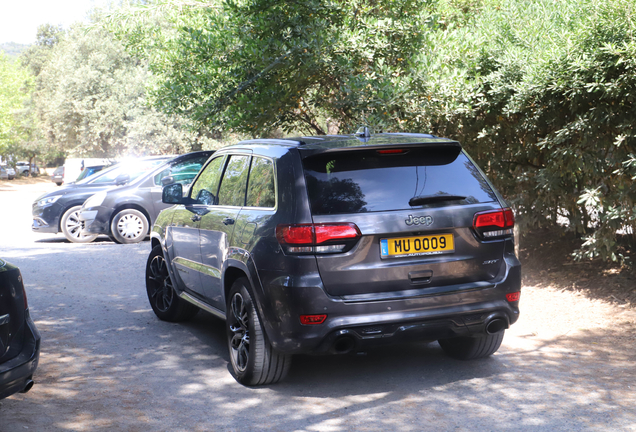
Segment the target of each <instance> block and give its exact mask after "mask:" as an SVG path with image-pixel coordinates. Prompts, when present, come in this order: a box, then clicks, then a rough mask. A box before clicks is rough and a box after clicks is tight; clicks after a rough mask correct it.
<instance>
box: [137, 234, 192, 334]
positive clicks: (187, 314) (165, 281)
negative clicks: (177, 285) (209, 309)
mask: <svg viewBox="0 0 636 432" xmlns="http://www.w3.org/2000/svg"><path fill="white" fill-rule="evenodd" d="M146 293H147V294H148V301H149V302H150V306H151V307H152V310H153V311H154V313H155V315H157V317H158V318H159V319H161V320H164V321H171V322H179V321H186V320H188V319H190V318H192V317H193V316H194V315H196V314H197V312H198V311H199V308H198V307H196V306H194V305H193V304H191V303H188V302H187V301H185V300H183V299H181V298H180V297H179V296H178V295H177V293H176V291H175V289H174V285H173V282H172V279H171V278H170V273H169V272H168V263H167V262H166V260H165V258H164V256H163V251H162V250H161V246H155V247H154V248H153V249H152V252H150V256H149V257H148V262H147V263H146Z"/></svg>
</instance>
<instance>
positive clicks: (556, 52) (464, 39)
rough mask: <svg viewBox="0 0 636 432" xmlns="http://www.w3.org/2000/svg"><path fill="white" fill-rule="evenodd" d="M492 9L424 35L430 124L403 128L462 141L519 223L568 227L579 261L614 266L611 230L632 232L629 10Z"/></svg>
mask: <svg viewBox="0 0 636 432" xmlns="http://www.w3.org/2000/svg"><path fill="white" fill-rule="evenodd" d="M498 3H499V4H498V5H497V7H490V8H481V9H480V10H479V12H478V13H476V14H474V15H473V17H472V19H471V20H468V24H467V25H466V26H464V27H457V28H454V29H452V30H447V29H446V30H440V31H436V32H434V33H431V34H430V35H429V36H430V44H431V46H437V47H440V48H438V50H437V54H436V56H435V61H434V62H429V63H428V64H427V63H423V64H424V65H425V68H424V70H423V71H422V75H423V76H424V80H423V82H422V91H421V94H422V97H420V100H421V104H420V106H421V107H422V111H423V112H426V114H427V117H426V118H424V119H422V120H421V121H420V120H419V119H417V117H411V121H410V123H411V124H412V125H414V126H415V127H419V126H423V127H429V128H431V129H432V130H434V131H437V132H438V133H440V134H443V135H446V136H453V137H458V138H460V139H461V141H462V142H463V143H464V144H465V145H466V146H467V147H468V148H469V150H470V151H471V154H472V155H473V156H475V157H476V158H477V159H478V160H479V161H480V162H481V165H482V166H483V167H484V168H485V169H486V170H487V171H488V174H489V176H490V177H491V178H492V179H494V180H495V181H496V183H497V185H498V187H499V188H500V189H501V190H502V192H503V193H504V194H505V195H506V196H507V197H508V198H509V199H510V200H511V202H512V203H513V204H514V205H515V207H516V209H517V213H518V215H520V216H521V218H520V219H521V221H522V222H523V223H525V224H529V225H534V226H537V225H538V226H542V225H548V224H549V225H554V224H555V223H556V222H557V220H562V221H567V225H568V229H570V230H573V231H576V232H578V233H580V234H581V235H582V236H583V237H584V238H585V243H584V245H583V248H582V249H581V250H580V251H578V253H577V256H578V257H594V256H602V257H603V258H606V259H613V260H620V259H622V258H624V257H622V256H620V255H619V254H618V253H617V252H618V249H617V246H618V245H617V237H616V233H617V232H619V231H620V230H626V231H627V232H628V233H629V232H631V233H635V232H636V206H635V204H636V188H635V187H634V176H635V174H636V171H635V168H636V166H635V164H634V163H633V161H634V155H635V154H636V135H635V133H634V124H636V107H635V106H634V101H635V99H634V98H635V96H634V94H635V92H636V61H635V60H634V59H635V58H636V56H635V55H636V39H635V32H634V30H635V28H634V27H635V25H634V11H635V5H634V3H633V2H631V1H626V0H609V1H607V2H597V1H593V0H584V1H566V2H558V3H555V2H552V1H548V0H545V1H544V0H534V1H525V2H515V1H501V2H498ZM631 241H632V244H633V243H636V236H632V240H631Z"/></svg>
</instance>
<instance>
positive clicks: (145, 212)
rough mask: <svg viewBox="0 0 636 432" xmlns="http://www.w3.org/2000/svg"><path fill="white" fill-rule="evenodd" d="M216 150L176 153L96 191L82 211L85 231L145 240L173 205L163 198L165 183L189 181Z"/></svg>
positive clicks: (123, 240) (125, 239)
mask: <svg viewBox="0 0 636 432" xmlns="http://www.w3.org/2000/svg"><path fill="white" fill-rule="evenodd" d="M213 153H214V152H212V151H199V152H193V153H188V154H185V155H183V156H179V157H176V158H174V159H172V160H171V161H170V162H168V163H166V164H163V165H161V166H160V167H157V168H155V169H154V170H153V171H151V172H148V173H146V174H144V175H143V176H140V177H139V178H138V179H137V180H136V181H134V182H130V183H129V184H127V185H126V186H122V187H119V188H116V189H111V190H107V191H102V192H99V193H97V194H95V195H93V196H92V197H90V198H89V199H87V200H86V202H85V203H84V205H83V207H82V208H81V210H80V212H79V214H78V217H79V221H80V224H81V225H82V234H83V235H85V236H96V235H99V234H107V235H109V236H110V237H111V238H112V239H113V240H114V241H115V242H117V243H138V242H140V241H142V240H143V239H144V238H145V237H146V236H147V235H148V230H149V228H150V225H151V224H152V223H154V221H155V219H157V215H158V214H159V212H160V211H161V210H163V209H165V208H167V207H170V205H169V204H164V203H163V202H162V201H161V190H162V187H163V185H164V184H166V183H174V182H177V183H179V184H181V185H189V184H190V183H191V182H192V180H194V178H195V177H196V175H197V174H198V173H199V171H200V170H201V167H202V166H203V165H204V164H205V162H206V161H207V160H208V158H209V157H210V156H212V154H213Z"/></svg>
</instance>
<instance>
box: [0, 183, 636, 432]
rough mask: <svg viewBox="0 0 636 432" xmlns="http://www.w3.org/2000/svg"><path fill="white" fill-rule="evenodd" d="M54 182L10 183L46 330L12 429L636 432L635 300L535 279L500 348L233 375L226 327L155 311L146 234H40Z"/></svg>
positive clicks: (1, 423) (9, 424)
mask: <svg viewBox="0 0 636 432" xmlns="http://www.w3.org/2000/svg"><path fill="white" fill-rule="evenodd" d="M55 187H56V186H54V185H53V184H49V183H43V182H35V183H33V184H28V185H20V186H17V185H15V184H13V185H11V184H10V182H0V257H2V258H4V259H6V260H8V261H9V262H12V263H14V264H16V265H18V266H19V267H20V268H21V270H22V273H23V276H24V280H25V282H26V287H27V291H28V296H29V305H30V308H31V313H32V315H33V317H34V320H35V322H36V324H37V326H38V328H39V330H40V331H41V333H42V338H43V342H42V354H41V361H40V366H39V369H38V371H37V374H36V376H35V382H36V384H35V386H34V387H33V389H32V390H31V391H30V392H29V393H27V394H18V395H14V396H11V397H9V398H7V399H4V400H2V401H0V431H2V432H16V431H25V430H31V431H113V430H122V431H211V430H218V431H260V430H273V431H279V430H280V431H366V430H372V431H375V430H378V431H380V430H382V431H385V430H396V431H427V430H431V431H433V430H434V431H449V430H452V431H488V430H497V431H506V430H510V431H539V430H545V431H574V430H577V431H579V430H591V431H596V430H598V431H608V430H611V431H636V354H635V350H634V346H635V342H636V339H635V337H634V335H635V334H636V330H635V329H636V316H635V314H634V312H633V310H630V309H627V308H620V307H617V306H614V305H611V304H609V303H605V302H603V301H601V300H590V299H587V298H585V297H583V296H582V295H578V294H576V293H572V292H568V291H557V290H555V289H552V288H550V287H547V288H545V287H544V288H537V287H532V286H525V287H523V291H522V298H521V307H522V317H521V319H520V320H519V322H518V323H517V324H515V325H514V326H513V327H512V328H511V329H510V330H508V331H507V334H506V337H505V338H504V344H503V346H502V347H501V349H500V350H499V351H498V352H497V353H496V354H495V355H494V356H492V357H491V358H489V359H485V360H479V361H472V362H461V361H455V360H451V359H449V358H447V357H446V356H444V354H443V353H442V350H441V349H440V347H439V345H437V344H436V343H431V344H412V345H403V346H395V347H391V348H389V349H381V350H375V351H370V352H367V353H365V354H359V355H355V356H341V357H310V356H298V357H296V358H294V364H293V366H292V370H291V372H290V375H289V377H288V378H287V379H286V380H285V381H284V382H282V383H280V384H277V385H273V386H268V387H260V388H246V387H243V386H241V385H239V384H237V383H236V382H235V381H234V379H233V378H232V377H231V376H230V374H229V372H228V360H229V359H228V353H227V347H226V343H225V336H224V324H223V323H222V322H221V321H220V320H218V319H216V318H214V317H212V316H211V315H209V314H206V313H203V312H201V313H200V314H199V315H198V316H197V317H196V318H195V319H194V320H193V321H192V322H190V323H186V324H170V323H165V322H160V321H158V320H157V319H156V318H155V316H154V315H153V313H152V311H151V310H150V307H149V305H148V302H147V299H146V294H145V288H144V277H143V276H144V265H145V260H146V257H147V255H148V252H149V244H148V242H143V243H141V244H138V245H116V244H113V243H112V242H110V241H108V239H106V238H104V239H103V240H101V241H97V242H95V243H91V244H86V245H79V244H71V243H67V242H66V240H65V239H64V237H63V236H61V235H57V236H55V235H42V234H34V233H32V232H31V230H30V224H31V218H30V205H31V203H32V202H33V200H34V199H35V198H36V197H37V196H38V194H39V193H41V192H42V191H44V190H51V189H55Z"/></svg>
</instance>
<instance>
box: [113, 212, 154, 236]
mask: <svg viewBox="0 0 636 432" xmlns="http://www.w3.org/2000/svg"><path fill="white" fill-rule="evenodd" d="M110 232H111V235H112V237H113V238H114V239H115V241H117V243H139V242H140V241H142V240H143V239H145V238H146V235H147V234H148V219H147V218H146V216H145V215H144V214H143V213H142V212H140V211H139V210H134V209H125V210H122V211H120V212H119V213H117V214H116V215H115V217H114V218H113V221H112V222H111V224H110Z"/></svg>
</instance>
